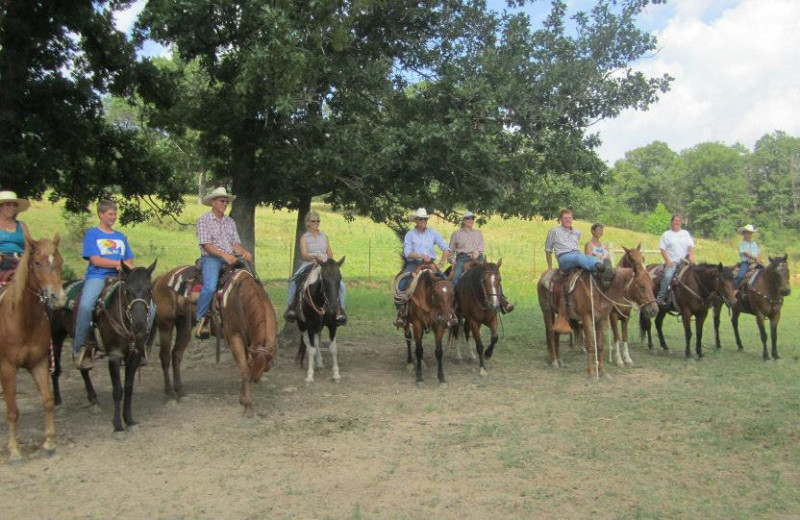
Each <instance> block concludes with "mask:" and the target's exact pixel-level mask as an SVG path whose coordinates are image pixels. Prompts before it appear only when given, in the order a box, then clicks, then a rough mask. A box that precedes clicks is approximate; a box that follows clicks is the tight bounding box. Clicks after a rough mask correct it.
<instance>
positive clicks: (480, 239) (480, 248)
mask: <svg viewBox="0 0 800 520" xmlns="http://www.w3.org/2000/svg"><path fill="white" fill-rule="evenodd" d="M485 249H486V247H485V246H484V244H483V233H481V232H480V231H478V250H477V251H474V252H473V253H472V259H473V260H477V259H478V257H479V256H481V255H482V254H483V252H484V250H485Z"/></svg>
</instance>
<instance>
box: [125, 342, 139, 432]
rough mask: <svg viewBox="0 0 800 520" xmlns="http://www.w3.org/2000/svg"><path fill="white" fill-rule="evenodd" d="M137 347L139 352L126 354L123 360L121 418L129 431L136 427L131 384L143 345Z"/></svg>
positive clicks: (134, 378) (134, 379)
mask: <svg viewBox="0 0 800 520" xmlns="http://www.w3.org/2000/svg"><path fill="white" fill-rule="evenodd" d="M138 348H139V349H140V350H139V352H136V353H134V354H128V357H127V359H126V360H125V394H124V401H123V405H122V419H123V420H124V421H125V425H126V427H127V429H128V430H129V431H130V430H135V429H136V428H135V427H136V421H135V420H134V418H133V384H134V382H135V381H136V371H137V370H138V369H139V362H140V361H141V360H142V350H143V349H144V345H142V346H141V347H138Z"/></svg>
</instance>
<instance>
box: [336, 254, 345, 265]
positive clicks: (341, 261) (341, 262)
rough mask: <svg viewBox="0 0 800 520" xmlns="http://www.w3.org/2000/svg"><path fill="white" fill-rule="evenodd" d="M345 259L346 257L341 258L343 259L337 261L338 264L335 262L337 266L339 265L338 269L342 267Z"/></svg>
mask: <svg viewBox="0 0 800 520" xmlns="http://www.w3.org/2000/svg"><path fill="white" fill-rule="evenodd" d="M345 258H347V257H346V256H343V257H342V258H341V260H339V261H338V262H336V263H337V264H339V267H342V264H343V263H344V259H345Z"/></svg>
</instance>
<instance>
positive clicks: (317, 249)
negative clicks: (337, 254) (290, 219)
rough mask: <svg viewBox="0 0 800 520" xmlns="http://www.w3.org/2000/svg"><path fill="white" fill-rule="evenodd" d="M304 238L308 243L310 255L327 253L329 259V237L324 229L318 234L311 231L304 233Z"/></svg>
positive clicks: (307, 249) (326, 256)
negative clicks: (315, 234)
mask: <svg viewBox="0 0 800 520" xmlns="http://www.w3.org/2000/svg"><path fill="white" fill-rule="evenodd" d="M302 240H304V241H305V243H306V253H308V254H309V255H325V260H327V259H328V237H327V236H325V233H323V232H322V231H320V232H319V234H318V235H317V236H314V235H312V234H311V233H309V232H306V233H304V234H303V237H302Z"/></svg>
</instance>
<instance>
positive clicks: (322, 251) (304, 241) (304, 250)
mask: <svg viewBox="0 0 800 520" xmlns="http://www.w3.org/2000/svg"><path fill="white" fill-rule="evenodd" d="M305 223H306V229H307V230H308V231H306V232H305V233H303V236H301V237H300V260H301V262H300V266H299V267H298V268H297V270H296V271H295V273H294V275H292V277H291V278H289V292H288V294H287V296H286V312H284V313H283V317H284V319H285V320H286V321H288V322H294V321H296V320H297V311H296V310H295V301H294V300H295V296H296V295H297V278H298V277H299V276H300V275H301V274H302V273H303V272H305V271H306V270H307V269H308V267H309V266H311V265H313V264H315V263H317V262H326V261H327V260H328V259H329V258H333V251H331V245H330V242H328V236H327V235H326V234H325V233H323V232H322V231H320V229H319V213H317V212H316V211H314V210H311V211H309V212H308V213H306V216H305ZM344 291H345V285H344V281H342V282H341V284H340V285H339V312H338V313H337V314H336V324H337V325H344V324H345V323H346V322H347V316H346V315H345V313H344Z"/></svg>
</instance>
